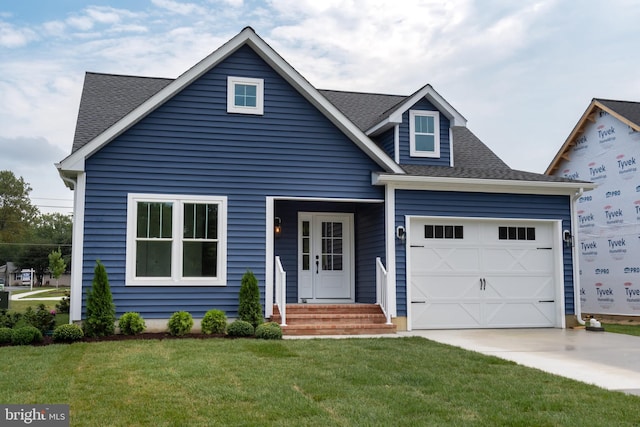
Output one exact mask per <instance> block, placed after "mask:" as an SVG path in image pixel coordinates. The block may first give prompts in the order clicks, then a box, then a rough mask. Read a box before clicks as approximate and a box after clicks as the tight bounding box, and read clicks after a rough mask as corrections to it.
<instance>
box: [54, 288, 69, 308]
mask: <svg viewBox="0 0 640 427" xmlns="http://www.w3.org/2000/svg"><path fill="white" fill-rule="evenodd" d="M70 308H71V297H70V296H69V291H67V292H65V296H64V297H62V299H61V300H60V302H59V303H58V304H56V310H57V311H58V313H68V312H69V309H70Z"/></svg>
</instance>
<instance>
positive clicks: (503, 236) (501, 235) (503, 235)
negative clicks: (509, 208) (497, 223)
mask: <svg viewBox="0 0 640 427" xmlns="http://www.w3.org/2000/svg"><path fill="white" fill-rule="evenodd" d="M498 239H500V240H507V227H498Z"/></svg>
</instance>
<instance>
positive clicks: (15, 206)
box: [0, 170, 72, 284]
mask: <svg viewBox="0 0 640 427" xmlns="http://www.w3.org/2000/svg"><path fill="white" fill-rule="evenodd" d="M32 190H33V189H32V188H31V186H30V185H29V184H28V183H27V182H26V181H25V180H24V179H23V178H22V177H17V176H16V175H15V174H14V173H13V172H11V171H8V170H4V171H0V265H4V264H7V262H13V263H14V264H15V265H16V266H17V267H18V268H33V269H34V270H35V276H36V283H39V284H42V283H43V281H44V275H45V274H46V273H47V272H48V271H49V266H50V259H49V255H50V254H51V253H52V252H54V251H55V252H59V253H60V255H61V259H62V260H63V261H64V262H65V264H66V266H67V269H69V268H70V266H71V233H72V219H71V216H70V215H63V214H60V213H51V214H43V213H41V212H40V211H39V209H38V208H37V207H36V206H34V205H33V204H32V203H31V199H30V198H29V193H31V191H32ZM54 258H57V255H54ZM57 264H58V265H60V263H59V262H57Z"/></svg>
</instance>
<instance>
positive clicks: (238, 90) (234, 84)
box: [227, 76, 264, 115]
mask: <svg viewBox="0 0 640 427" xmlns="http://www.w3.org/2000/svg"><path fill="white" fill-rule="evenodd" d="M227 113H240V114H257V115H262V114H264V80H262V79H252V78H249V77H232V76H229V77H227Z"/></svg>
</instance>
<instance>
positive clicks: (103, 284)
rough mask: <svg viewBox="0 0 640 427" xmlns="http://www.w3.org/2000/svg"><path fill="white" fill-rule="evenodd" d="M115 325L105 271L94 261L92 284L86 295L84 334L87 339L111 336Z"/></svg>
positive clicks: (114, 310)
mask: <svg viewBox="0 0 640 427" xmlns="http://www.w3.org/2000/svg"><path fill="white" fill-rule="evenodd" d="M115 323H116V307H115V305H114V304H113V296H112V295H111V288H110V287H109V277H108V276H107V270H106V269H105V268H104V265H103V264H102V263H101V262H100V261H96V268H95V270H94V276H93V283H92V285H91V289H90V290H89V293H88V294H87V320H85V321H84V333H85V335H87V336H89V337H103V336H107V335H113V333H114V332H115Z"/></svg>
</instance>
